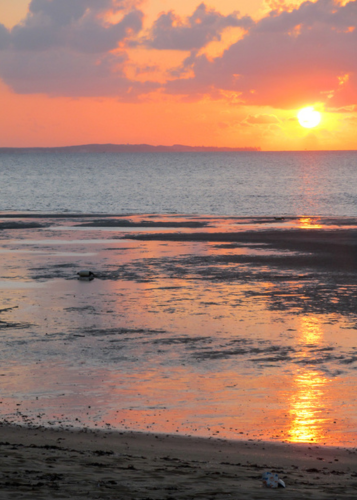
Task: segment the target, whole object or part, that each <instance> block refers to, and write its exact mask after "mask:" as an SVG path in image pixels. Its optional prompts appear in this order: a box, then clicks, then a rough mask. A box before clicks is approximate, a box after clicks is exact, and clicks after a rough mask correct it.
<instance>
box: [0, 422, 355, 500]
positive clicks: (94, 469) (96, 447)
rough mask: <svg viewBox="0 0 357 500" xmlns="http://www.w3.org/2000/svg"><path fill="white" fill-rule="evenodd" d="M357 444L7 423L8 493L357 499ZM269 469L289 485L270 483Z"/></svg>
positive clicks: (2, 433)
mask: <svg viewBox="0 0 357 500" xmlns="http://www.w3.org/2000/svg"><path fill="white" fill-rule="evenodd" d="M356 453H357V452H356V450H355V449H343V448H329V447H323V446H318V445H283V444H280V445H279V444H272V443H264V442H257V441H248V442H244V441H241V442H238V441H235V442H234V441H225V440H220V439H202V438H194V437H190V438H189V437H180V436H171V435H163V434H145V433H134V432H127V433H119V432H111V431H108V432H105V431H102V432H100V431H97V432H95V431H72V432H70V431H64V430H60V429H59V430H48V429H44V428H41V427H40V428H35V429H26V428H21V427H16V426H1V427H0V458H1V460H0V497H1V499H4V500H5V499H6V500H7V499H16V500H17V499H36V500H41V499H44V500H52V499H55V498H60V499H63V500H64V499H79V498H87V499H108V500H114V499H116V500H118V499H123V500H124V499H126V500H127V499H129V500H131V499H132V500H134V499H143V500H144V499H146V500H149V499H153V500H154V499H160V500H162V499H166V500H173V499H175V500H176V499H187V500H188V499H193V498H201V499H215V500H216V499H217V500H221V499H230V498H234V499H242V500H243V499H257V500H266V499H269V498H289V499H296V500H301V499H316V500H317V499H321V500H322V499H331V500H332V499H351V500H352V499H354V498H356V495H357V454H356ZM264 471H273V472H276V473H278V474H279V477H280V478H281V479H283V481H284V482H285V484H286V489H283V488H279V489H278V490H273V489H267V488H265V487H264V486H263V485H262V482H261V475H262V472H264Z"/></svg>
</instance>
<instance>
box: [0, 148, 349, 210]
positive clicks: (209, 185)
mask: <svg viewBox="0 0 357 500" xmlns="http://www.w3.org/2000/svg"><path fill="white" fill-rule="evenodd" d="M15 210H16V211H27V210H30V211H46V212H66V211H67V212H80V213H96V212H97V213H109V214H110V213H112V214H120V213H132V212H135V213H185V214H211V215H241V216H244V215H329V216H356V215H357V152H239V153H129V154H125V153H63V152H61V153H53V152H40V153H39V152H26V153H25V152H10V153H1V154H0V211H15Z"/></svg>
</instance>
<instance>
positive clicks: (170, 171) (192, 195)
mask: <svg viewBox="0 0 357 500" xmlns="http://www.w3.org/2000/svg"><path fill="white" fill-rule="evenodd" d="M356 160H357V155H356V153H350V152H346V153H345V152H343V153H339V152H336V153H324V152H321V153H310V152H309V153H305V152H304V153H253V152H250V153H243V152H242V153H214V154H212V153H180V154H177V153H170V154H162V153H154V154H105V153H104V154H86V153H80V154H72V153H71V154H67V153H57V154H54V153H35V152H33V153H26V154H25V153H19V152H17V153H15V152H13V153H6V154H4V153H2V154H1V155H0V210H1V211H2V212H5V213H6V214H5V215H9V213H8V212H10V211H16V212H22V213H27V212H37V213H41V212H42V213H63V214H64V217H63V218H55V219H54V218H48V217H47V218H46V217H44V218H43V217H42V218H41V215H39V216H38V220H37V219H36V218H35V219H31V222H33V221H34V222H37V223H38V227H34V228H31V227H29V226H26V223H28V219H27V218H26V217H25V218H23V219H22V222H21V217H19V220H16V217H15V218H9V217H7V218H5V217H4V218H3V220H2V221H1V217H0V222H1V223H2V224H3V225H2V227H1V231H0V237H1V245H0V282H1V283H0V365H1V370H0V382H1V399H0V418H1V419H2V420H4V419H7V420H8V421H10V422H14V423H21V424H33V425H46V426H59V425H69V426H73V425H74V426H77V427H83V426H90V427H107V424H108V426H111V427H112V428H116V429H136V430H144V431H147V430H148V431H151V432H168V433H182V434H196V435H202V436H216V437H217V436H218V437H223V438H233V439H241V438H243V439H248V438H250V439H263V440H264V439H268V440H277V441H279V440H280V441H281V440H286V441H293V442H311V443H322V444H324V443H325V444H334V445H342V444H343V445H348V446H356V445H357V417H356V415H357V399H356V397H355V387H356V382H357V380H356V378H357V375H356V373H357V372H356V366H357V355H356V330H357V314H356V311H357V301H356V297H357V285H356V279H355V271H354V267H353V262H354V261H353V248H354V247H353V245H352V246H351V249H352V250H351V252H350V254H349V255H348V256H347V257H348V259H346V265H347V264H349V265H350V266H351V267H349V268H348V269H345V268H344V267H343V266H342V267H341V269H340V268H338V267H337V268H336V269H330V268H326V267H325V268H324V267H323V266H320V267H319V265H318V264H316V263H315V264H313V265H311V259H310V258H309V255H308V254H304V252H301V251H300V252H295V249H294V248H292V249H291V248H289V249H288V250H284V249H279V248H278V247H274V245H273V246H271V245H270V246H269V245H267V244H266V243H264V238H263V240H262V241H261V242H260V244H259V245H257V244H254V243H253V244H243V243H241V244H239V241H238V243H236V244H231V243H229V241H225V240H222V242H221V243H219V241H216V242H215V241H204V240H200V239H199V238H198V239H196V241H194V240H192V241H190V240H189V239H188V240H186V241H185V239H184V238H182V237H181V236H182V234H183V233H185V232H188V231H191V232H196V233H199V232H200V231H201V232H203V231H208V232H209V233H212V231H213V232H215V231H216V232H221V233H226V232H237V231H238V232H239V231H242V232H244V231H246V230H247V228H249V229H250V230H251V231H253V232H259V231H265V230H267V231H270V232H271V231H280V230H284V229H285V230H286V229H291V230H292V231H295V230H297V231H300V232H301V231H310V230H314V231H320V230H321V231H325V230H333V231H335V234H336V236H337V237H338V236H339V234H340V233H339V232H341V231H345V232H344V233H343V236H344V238H345V237H346V234H347V237H348V238H349V237H350V235H351V234H353V233H354V232H355V231H356V228H357V221H356V219H355V218H353V217H356V215H357V208H356V200H357V187H356V186H357V183H356V169H355V163H356ZM68 212H71V213H73V212H76V213H83V214H88V213H89V214H97V213H109V214H122V215H123V217H122V219H121V220H122V221H123V224H124V222H125V223H127V222H128V220H130V221H131V224H132V226H131V227H130V226H125V224H124V225H122V226H121V225H120V220H119V222H118V224H117V226H116V227H115V226H110V227H107V228H105V227H102V226H98V225H97V226H95V225H94V226H92V227H88V220H89V219H90V218H88V217H80V216H79V217H68V218H67V219H66V218H65V214H66V213H68ZM128 213H131V214H138V215H130V216H128V215H126V214H128ZM169 213H172V214H171V215H168V214H169ZM180 213H183V214H191V216H190V215H185V216H182V217H181V216H179V215H177V214H180ZM139 214H146V215H139ZM148 214H157V215H156V216H150V217H149V216H148ZM162 214H164V215H162ZM210 214H211V216H209V215H210ZM32 215H33V214H32ZM218 215H220V217H219V216H218ZM229 215H232V216H233V217H232V218H229V217H228V216H229ZM249 215H251V216H258V218H251V219H250V218H249V217H248V216H249ZM269 215H274V216H277V217H276V218H274V217H269ZM288 215H292V216H294V215H296V217H295V218H292V219H289V218H288V217H287V216H288ZM304 215H305V216H306V217H303V216H304ZM237 216H238V217H239V216H242V218H241V219H237ZM259 216H260V217H259ZM283 216H285V217H283ZM319 216H330V217H335V219H333V220H332V219H328V220H327V221H326V220H324V219H320V218H319ZM346 216H350V217H351V219H348V218H346ZM94 219H95V220H97V219H98V216H95V217H94ZM142 221H144V222H145V224H146V226H145V228H143V226H142V225H141V226H140V222H142ZM178 221H186V222H187V221H188V222H192V221H194V222H195V223H196V224H201V227H194V228H192V227H190V226H186V227H185V226H182V227H177V226H171V228H172V232H176V233H180V235H181V236H180V238H181V240H180V238H177V241H175V240H171V241H170V240H169V239H166V240H165V237H163V238H162V239H161V240H160V239H159V240H155V239H151V240H150V239H147V240H139V239H133V238H132V237H133V236H134V237H135V234H137V235H142V234H143V232H147V234H148V235H152V234H153V232H154V231H155V230H156V231H158V232H161V233H163V234H165V235H166V234H167V229H168V228H165V224H167V225H170V223H171V224H172V223H173V224H177V222H178ZM153 222H154V223H155V222H156V223H159V224H161V227H158V226H155V225H152V226H151V227H150V226H149V225H148V223H151V224H152V223H153ZM12 223H13V225H12V226H11V224H12ZM21 223H22V224H23V225H22V226H21ZM136 223H137V226H136V225H135V224H136ZM16 224H17V225H16ZM205 224H207V226H205ZM11 227H12V228H11ZM155 227H156V229H155ZM165 229H166V230H165ZM346 231H347V233H346ZM349 231H350V232H349ZM341 234H342V233H341ZM342 239H343V238H342ZM330 243H331V242H330ZM252 256H253V259H252ZM296 257H298V258H299V259H302V262H308V263H310V264H306V265H301V266H300V267H299V265H298V264H297V261H296ZM351 257H352V259H351ZM304 259H306V261H305V260H304ZM338 260H339V261H341V258H339V259H338ZM82 268H83V269H91V270H93V271H94V272H95V273H96V274H97V277H96V279H94V280H93V281H91V282H81V281H78V280H77V274H76V273H77V272H78V271H79V270H80V269H82Z"/></svg>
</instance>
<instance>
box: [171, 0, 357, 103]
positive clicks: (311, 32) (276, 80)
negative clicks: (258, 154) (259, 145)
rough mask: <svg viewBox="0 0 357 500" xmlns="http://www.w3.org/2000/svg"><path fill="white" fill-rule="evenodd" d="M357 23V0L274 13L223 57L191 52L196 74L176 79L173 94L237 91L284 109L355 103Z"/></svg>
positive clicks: (326, 0)
mask: <svg viewBox="0 0 357 500" xmlns="http://www.w3.org/2000/svg"><path fill="white" fill-rule="evenodd" d="M356 25H357V1H351V2H349V3H347V4H346V5H345V6H341V5H339V4H336V3H335V2H334V1H333V0H318V1H317V2H316V3H311V2H304V3H303V4H302V5H301V6H300V7H299V8H297V9H295V10H293V11H291V12H281V13H277V12H272V13H270V14H269V15H268V16H266V17H265V18H263V19H262V20H261V21H259V22H257V23H256V24H255V25H254V26H253V27H252V28H251V29H250V31H249V33H248V34H247V35H246V36H245V37H244V38H243V39H241V40H239V41H238V42H236V43H234V44H233V45H231V46H230V47H229V48H228V49H227V50H226V51H225V52H224V53H223V55H222V57H217V58H215V59H214V60H213V61H210V60H208V58H207V57H206V56H205V55H201V56H195V57H194V58H192V56H191V60H190V70H191V72H193V73H194V76H192V77H190V78H176V79H173V80H172V81H171V82H168V84H167V92H169V93H173V94H181V95H190V96H191V97H192V95H195V96H196V98H200V97H202V96H203V95H211V96H212V97H215V96H217V92H219V91H220V90H225V91H234V92H237V93H240V97H241V98H242V100H243V101H244V102H245V103H246V104H254V105H270V106H276V107H281V108H289V107H290V108H291V107H296V106H301V105H304V104H306V103H313V102H316V101H320V102H321V101H323V100H326V99H330V100H329V103H330V105H332V104H333V105H339V106H343V105H350V104H355V103H357V81H356V71H357V58H356V57H355V51H356V46H357V29H355V28H356ZM186 69H187V68H186ZM346 75H347V77H346ZM341 77H343V85H342V84H341ZM331 89H335V91H334V93H333V95H331V93H330V90H331ZM324 92H326V94H324ZM327 95H330V96H331V97H330V98H329V97H327Z"/></svg>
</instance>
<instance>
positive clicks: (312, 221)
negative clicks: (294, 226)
mask: <svg viewBox="0 0 357 500" xmlns="http://www.w3.org/2000/svg"><path fill="white" fill-rule="evenodd" d="M319 220H320V219H319V218H312V217H301V218H300V219H299V221H298V222H299V227H301V228H302V229H320V228H322V225H321V224H318V221H319Z"/></svg>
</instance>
